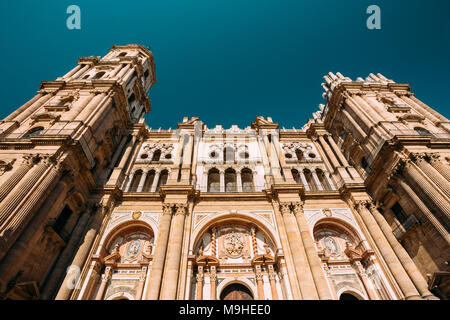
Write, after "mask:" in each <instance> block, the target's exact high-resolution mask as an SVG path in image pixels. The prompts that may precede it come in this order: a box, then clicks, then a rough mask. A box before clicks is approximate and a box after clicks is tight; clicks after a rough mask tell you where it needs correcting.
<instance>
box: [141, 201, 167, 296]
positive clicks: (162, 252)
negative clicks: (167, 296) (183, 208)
mask: <svg viewBox="0 0 450 320" xmlns="http://www.w3.org/2000/svg"><path fill="white" fill-rule="evenodd" d="M172 207H173V205H171V204H168V203H164V204H163V214H162V217H161V222H160V224H159V230H158V238H157V239H158V240H157V243H156V247H155V253H154V254H153V262H152V267H151V270H150V280H149V281H148V284H147V299H149V300H158V298H159V291H160V288H161V282H162V273H163V267H164V262H165V259H166V251H167V241H168V240H169V230H170V224H171V221H172V211H173V208H172Z"/></svg>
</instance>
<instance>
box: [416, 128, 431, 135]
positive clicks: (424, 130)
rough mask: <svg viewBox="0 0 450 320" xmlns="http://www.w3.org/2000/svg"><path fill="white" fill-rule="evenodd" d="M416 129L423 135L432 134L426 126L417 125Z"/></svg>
mask: <svg viewBox="0 0 450 320" xmlns="http://www.w3.org/2000/svg"><path fill="white" fill-rule="evenodd" d="M414 131H416V132H417V133H418V134H419V135H421V136H429V135H431V133H430V131H428V130H427V129H425V128H421V127H415V128H414Z"/></svg>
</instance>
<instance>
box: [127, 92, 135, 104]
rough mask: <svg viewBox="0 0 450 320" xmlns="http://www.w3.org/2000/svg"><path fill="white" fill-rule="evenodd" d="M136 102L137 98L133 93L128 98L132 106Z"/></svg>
mask: <svg viewBox="0 0 450 320" xmlns="http://www.w3.org/2000/svg"><path fill="white" fill-rule="evenodd" d="M134 100H136V96H135V95H134V93H132V94H131V96H130V97H129V98H128V104H130V105H131V104H132V103H133V101H134Z"/></svg>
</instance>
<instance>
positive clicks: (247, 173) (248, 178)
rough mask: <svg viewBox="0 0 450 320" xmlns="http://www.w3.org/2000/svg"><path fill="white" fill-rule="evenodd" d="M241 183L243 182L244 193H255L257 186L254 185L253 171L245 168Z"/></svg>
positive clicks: (242, 172)
mask: <svg viewBox="0 0 450 320" xmlns="http://www.w3.org/2000/svg"><path fill="white" fill-rule="evenodd" d="M241 181H242V191H243V192H253V191H255V186H254V184H253V173H252V170H250V169H248V168H245V169H242V171H241Z"/></svg>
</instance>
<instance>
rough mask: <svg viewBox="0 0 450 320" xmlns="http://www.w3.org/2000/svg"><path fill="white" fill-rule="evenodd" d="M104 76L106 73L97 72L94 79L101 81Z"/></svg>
mask: <svg viewBox="0 0 450 320" xmlns="http://www.w3.org/2000/svg"><path fill="white" fill-rule="evenodd" d="M104 75H105V72H104V71H100V72H97V73H96V74H95V76H94V77H93V78H92V79H100V78H101V77H103V76H104Z"/></svg>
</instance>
